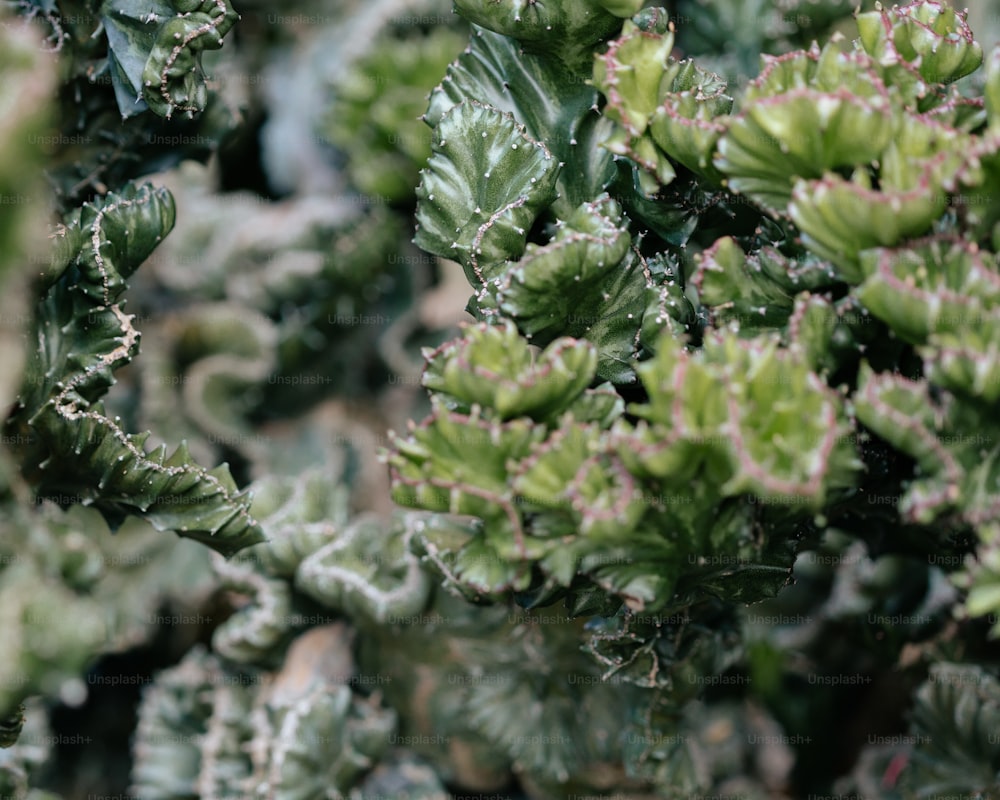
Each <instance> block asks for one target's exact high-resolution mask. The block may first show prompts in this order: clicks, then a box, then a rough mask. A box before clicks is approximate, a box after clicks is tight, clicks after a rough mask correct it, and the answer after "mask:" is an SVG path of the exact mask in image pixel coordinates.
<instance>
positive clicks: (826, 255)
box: [386, 2, 1000, 796]
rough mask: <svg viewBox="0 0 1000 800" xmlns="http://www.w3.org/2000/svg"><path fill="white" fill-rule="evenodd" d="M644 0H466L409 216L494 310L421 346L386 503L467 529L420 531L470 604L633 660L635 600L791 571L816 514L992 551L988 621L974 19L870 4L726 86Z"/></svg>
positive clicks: (899, 545)
mask: <svg viewBox="0 0 1000 800" xmlns="http://www.w3.org/2000/svg"><path fill="white" fill-rule="evenodd" d="M639 5H640V4H636V5H635V6H633V7H630V8H627V9H622V8H617V7H616V8H614V9H613V11H614V12H616V13H620V14H621V15H622V16H626V15H628V14H630V13H633V12H638V13H637V14H636V16H635V17H634V18H633V19H631V20H629V21H626V22H625V23H624V25H623V27H622V29H621V32H620V33H617V34H614V33H609V31H615V30H617V25H615V24H613V23H612V22H611V20H612V16H611V12H609V11H608V10H607V8H605V6H604V4H600V3H597V2H594V3H587V4H574V6H573V10H570V9H569V8H568V7H563V6H560V5H559V4H547V5H546V7H545V8H544V9H541V8H535V7H532V8H531V9H521V8H520V6H519V5H518V4H499V5H497V4H486V3H483V4H479V3H468V4H460V9H459V10H460V11H461V12H462V13H464V14H466V15H467V16H468V18H469V19H470V21H472V22H473V23H475V24H476V25H477V26H482V27H479V28H477V29H476V30H475V34H474V36H473V39H472V44H471V46H470V49H469V51H467V52H466V53H465V54H463V56H461V57H460V58H459V60H458V61H457V62H456V63H455V64H454V65H453V66H452V67H451V68H450V69H449V73H448V78H447V80H446V81H445V82H444V83H442V85H441V86H440V87H439V89H438V90H437V91H436V92H435V94H434V95H432V98H431V101H430V110H429V112H428V114H427V115H426V120H427V122H428V124H430V125H431V126H432V128H433V130H434V142H433V155H432V157H431V159H430V161H429V163H428V166H427V168H426V169H425V170H424V172H423V175H422V181H421V185H420V188H419V190H418V197H419V201H420V202H419V205H418V208H417V220H418V223H419V226H418V230H417V236H416V240H415V241H416V242H417V244H419V245H420V246H421V247H422V248H424V249H426V250H428V251H430V252H432V253H435V254H437V255H439V256H442V257H446V258H451V259H454V260H457V261H459V262H460V263H461V264H462V265H463V267H464V269H465V272H466V275H467V277H468V279H469V281H470V283H471V284H472V287H473V289H474V291H475V294H474V295H473V297H472V298H471V299H470V301H469V306H468V309H469V311H470V312H471V313H472V314H473V315H474V316H476V317H477V318H478V319H480V320H481V321H482V322H481V323H480V324H479V325H477V326H476V327H473V328H469V329H467V331H466V332H465V335H464V337H463V338H462V339H461V340H458V341H455V342H451V343H448V344H445V345H444V346H442V347H441V348H439V349H437V350H435V351H433V352H427V353H426V359H427V365H426V369H425V373H424V385H425V386H426V387H427V388H428V390H429V391H430V393H431V396H432V400H433V408H432V412H431V415H430V416H429V417H428V418H427V419H426V420H425V421H424V422H423V423H421V424H420V425H419V426H418V427H416V428H414V429H412V430H411V431H410V432H409V433H408V434H407V435H404V436H397V437H396V438H395V441H394V444H393V447H392V448H391V449H390V451H389V452H388V453H387V455H386V458H387V461H388V463H389V465H390V469H391V471H392V475H393V483H394V490H393V495H394V497H395V499H396V500H397V501H398V502H400V503H402V504H404V505H408V506H414V507H419V508H425V509H429V510H434V511H439V512H451V513H458V514H465V515H471V516H473V517H475V518H477V520H478V523H477V525H476V527H475V528H473V529H472V530H471V531H470V533H469V534H468V535H466V536H462V537H456V536H454V535H448V536H447V537H446V536H443V535H441V536H438V535H436V534H435V533H434V532H433V531H429V532H428V533H427V534H426V536H425V537H424V540H423V541H422V543H421V547H422V548H423V550H424V551H425V552H426V553H427V554H428V555H429V557H430V558H431V562H432V563H433V564H435V565H436V566H437V567H438V568H439V570H440V571H441V572H442V574H443V576H444V578H445V581H446V584H447V585H450V586H451V587H453V588H454V589H456V590H457V591H460V592H462V593H464V594H465V595H467V596H470V597H474V598H476V599H478V600H480V601H483V600H486V601H503V600H504V599H506V598H509V597H513V598H514V599H515V600H516V602H518V603H519V604H521V605H524V606H525V607H528V608H535V607H538V606H547V605H551V604H553V603H555V602H557V601H562V602H563V603H564V604H565V607H566V608H567V609H568V611H569V613H570V615H571V616H580V617H586V616H590V615H595V614H596V615H597V618H596V619H597V620H601V622H600V625H599V626H598V627H597V630H603V628H604V627H605V626H610V628H611V631H612V636H617V638H612V641H613V642H615V644H616V647H617V651H616V652H617V658H616V659H614V660H609V659H606V658H604V659H603V661H602V663H604V664H605V665H606V668H607V669H606V673H605V675H606V677H610V676H612V675H624V676H628V678H629V679H631V680H634V681H636V682H638V683H641V684H650V683H652V684H654V685H655V684H657V683H662V684H663V685H665V686H669V685H670V679H669V677H667V676H669V672H666V673H665V672H664V667H665V666H669V664H670V655H669V649H668V648H667V646H666V641H664V639H665V638H666V640H667V641H669V640H670V638H671V637H672V636H673V635H674V631H673V629H672V628H670V627H668V628H666V629H663V628H655V629H654V628H649V627H647V628H642V627H640V628H638V629H636V628H633V627H631V625H632V623H631V622H630V620H632V619H633V618H636V619H638V620H639V622H640V623H641V621H642V618H643V614H648V613H650V612H665V613H668V614H681V615H689V616H691V617H693V618H694V619H698V617H699V615H700V613H702V611H703V609H704V608H705V604H706V603H707V602H709V601H710V600H712V599H713V598H715V599H718V600H721V601H723V602H724V603H725V604H734V603H750V602H754V601H758V600H761V599H763V598H765V597H771V596H774V595H776V594H777V593H778V592H779V590H781V589H782V587H783V586H785V585H786V584H787V583H789V582H790V581H791V577H792V571H791V568H792V564H793V561H794V559H795V555H796V553H801V552H803V551H808V550H812V549H814V548H816V547H817V546H818V545H819V543H820V541H821V538H822V536H823V535H824V532H826V531H828V530H836V531H843V532H847V533H850V534H852V535H854V536H857V537H859V538H860V539H861V540H862V541H865V542H867V543H868V546H869V548H870V551H871V552H872V555H873V556H875V555H879V554H882V553H893V552H898V553H905V554H908V555H914V554H915V555H918V556H919V555H920V554H923V557H924V558H930V559H931V563H934V561H933V559H934V557H935V555H940V554H941V553H942V552H945V553H949V552H962V550H961V547H962V545H958V547H959V549H958V550H957V551H956V550H955V549H954V548H956V544H957V543H958V542H962V541H970V540H971V541H973V542H976V543H977V545H976V546H975V547H974V548H972V549H973V550H974V552H973V553H970V554H969V556H968V560H967V563H966V565H965V566H964V567H963V568H961V569H957V570H954V569H953V570H950V571H951V572H953V577H954V580H955V582H956V583H958V584H959V585H964V586H966V587H968V588H969V593H968V595H967V600H966V602H965V604H964V613H965V614H967V615H974V616H986V615H987V614H992V615H993V619H994V620H995V617H996V612H997V610H998V606H997V605H995V602H996V598H997V597H998V596H1000V595H997V594H996V592H997V587H996V584H995V583H994V582H992V581H993V578H992V577H991V576H993V575H995V569H994V567H993V566H991V565H992V562H993V560H994V558H993V550H994V548H995V538H996V537H995V535H994V531H993V529H994V527H995V525H996V498H997V497H1000V491H998V490H1000V482H998V481H1000V478H998V473H997V471H996V463H997V453H998V452H1000V450H998V441H1000V440H998V435H1000V430H998V429H997V427H996V425H995V421H994V417H995V413H994V412H995V403H996V400H997V399H998V397H1000V381H998V379H997V376H996V374H995V369H996V367H995V363H994V362H995V361H996V348H995V343H996V339H997V337H996V335H995V333H994V332H993V325H994V324H995V319H996V313H997V310H996V309H997V306H996V302H995V293H996V287H997V286H998V285H1000V284H998V280H1000V277H998V274H997V270H996V256H995V255H994V253H993V252H992V251H993V250H994V249H995V248H996V246H997V238H996V233H995V230H996V225H997V223H998V221H1000V218H998V216H997V213H996V208H997V206H996V205H995V201H994V199H993V194H992V192H993V189H994V187H995V186H996V172H995V166H994V164H995V162H996V159H997V147H998V141H997V139H996V130H995V124H996V122H995V119H994V117H995V113H996V112H995V109H996V105H995V104H996V100H995V99H994V97H993V92H994V89H993V86H994V83H995V82H996V81H997V80H998V76H1000V73H998V72H997V71H996V65H997V63H1000V62H997V60H996V58H997V57H996V56H991V58H990V60H989V61H988V62H987V64H986V77H985V85H984V89H983V93H982V94H981V95H979V96H977V95H975V94H971V93H970V94H963V93H962V91H961V89H960V87H961V86H962V85H963V84H958V83H956V82H957V81H959V79H961V78H963V77H964V76H966V75H968V74H970V73H972V72H974V71H975V70H976V69H977V68H978V67H979V66H980V65H981V63H982V60H983V57H982V50H981V48H980V46H979V44H978V43H977V42H976V41H975V40H974V39H973V36H972V33H971V31H970V30H969V29H968V27H967V26H966V24H965V21H964V18H963V17H962V16H961V15H960V14H958V13H956V12H954V11H953V10H952V9H950V8H949V7H947V6H944V5H942V4H941V3H937V2H915V3H911V4H909V5H907V6H904V7H902V8H894V9H892V10H889V9H885V8H882V7H877V8H876V9H875V10H874V11H870V12H865V13H859V14H858V15H857V26H858V35H859V38H857V39H856V40H854V41H853V42H852V41H850V40H849V39H846V38H844V37H835V38H833V39H831V41H830V42H829V43H827V44H826V45H825V46H823V47H822V48H820V47H819V46H817V45H813V46H812V47H811V48H810V49H807V50H801V51H796V52H791V53H787V54H785V55H782V56H780V57H769V56H765V57H764V59H763V64H762V67H763V68H762V72H761V74H760V76H759V77H758V78H756V79H754V80H752V81H750V82H749V84H748V85H747V86H746V87H745V88H744V89H743V90H742V92H740V93H738V94H737V96H736V99H735V100H734V99H733V98H732V97H730V96H729V95H728V94H727V86H726V82H725V80H723V79H722V78H720V77H719V76H718V75H715V74H712V73H710V72H707V71H705V70H703V69H701V68H700V67H699V66H698V65H697V64H696V63H695V62H693V61H679V60H676V59H675V58H673V57H672V55H671V53H672V51H673V48H674V26H673V23H672V21H671V20H670V17H669V15H668V14H667V12H666V11H665V10H664V9H644V10H642V11H640V10H639ZM584 8H586V11H584V10H583V9H584ZM522 13H523V14H524V15H525V16H524V18H522V17H521V16H520V15H521V14H522ZM575 15H580V16H583V17H585V18H586V19H587V20H588V21H589V22H592V23H593V26H594V27H590V26H589V24H588V25H580V20H579V18H578V17H577V16H575ZM599 19H600V20H604V21H606V24H607V30H605V29H599V28H598V27H597V20H599ZM577 25H579V27H576V26H577ZM563 27H565V29H566V38H565V39H563V40H561V41H562V42H563V44H561V45H560V46H559V47H558V48H556V49H552V48H551V47H549V48H542V47H539V46H536V38H535V37H536V36H540V34H538V31H548V30H550V29H551V30H556V29H562V28H563ZM598 31H600V32H598ZM588 53H589V54H591V55H587V56H586V57H585V55H584V54H588ZM536 348H542V349H541V350H540V351H539V350H537V349H536ZM601 381H603V382H604V383H602V384H600V385H598V384H599V382H601ZM872 497H875V498H877V501H876V502H875V503H873V501H872V500H871V498H872ZM880 506H882V507H880ZM957 560H959V561H960V560H961V559H960V557H959V558H958V559H957ZM959 610H960V609H956V611H959ZM619 629H622V630H628V637H627V638H626V637H624V636H622V635H621V634H620V633H616V632H617V631H618V630H619ZM975 630H978V629H975ZM998 631H1000V628H996V626H994V633H996V632H998ZM606 636H607V634H603V633H602V634H600V635H598V636H593V637H591V644H590V645H589V646H588V647H589V649H591V650H592V651H593V652H594V653H595V655H597V656H598V657H599V658H601V657H602V650H604V649H606V648H607V644H606V641H604V640H603V639H602V637H606ZM919 638H922V637H919V636H918V639H919ZM584 641H586V637H584ZM637 663H639V664H643V665H649V664H652V665H653V666H652V667H651V668H649V672H648V673H647V671H646V669H642V670H638V669H633V667H634V665H635V664H637ZM727 666H728V664H727V663H726V662H720V663H717V664H716V665H715V668H716V669H725V668H727ZM650 675H652V676H663V677H662V678H659V679H654V680H652V681H650V680H649V677H648V676H650ZM647 702H652V701H647ZM949 708H951V707H950V706H949ZM956 713H957V712H956ZM915 719H920V718H919V717H916V718H915ZM926 719H929V718H925V721H924V722H921V723H919V724H931V723H927V722H926ZM936 719H938V720H940V719H941V718H940V717H937V718H936ZM915 724H916V723H915ZM935 724H944V723H943V722H940V723H935ZM948 724H952V723H948ZM955 724H958V723H957V722H956V723H955ZM665 730H667V731H669V730H670V728H669V726H668V727H667V728H666V729H665ZM963 730H965V729H963ZM981 734H982V732H981V731H980V734H979V738H980V739H981V738H982V736H981ZM945 735H947V734H944V733H943V732H942V731H940V730H939V731H937V732H936V733H935V735H934V737H932V738H937V737H938V736H941V737H944V736H945ZM971 738H975V737H971ZM681 749H683V748H681ZM965 752H968V753H970V754H969V756H968V757H969V758H970V759H973V760H976V763H979V764H982V767H983V772H982V773H980V775H979V777H976V778H973V777H971V776H968V777H967V778H966V780H965V782H964V783H962V782H961V781H959V782H957V783H953V784H949V788H950V789H952V790H956V791H957V790H958V789H959V788H961V790H962V791H967V792H973V793H975V792H979V793H980V795H979V796H985V795H983V794H982V793H987V794H988V793H989V792H990V791H992V789H991V787H990V786H988V785H985V784H983V780H984V778H983V777H982V776H983V775H993V776H994V778H995V777H996V776H997V775H1000V773H997V772H996V770H997V768H998V766H1000V765H998V764H997V762H996V760H995V757H994V756H992V755H990V756H987V755H985V754H981V755H979V756H978V757H973V756H972V755H971V752H974V750H973V751H965ZM916 753H917V757H919V758H923V757H925V756H926V757H927V758H931V759H933V756H932V755H931V754H930V753H929V751H926V750H924V749H922V748H920V747H918V748H916ZM660 757H663V756H662V754H661V756H660ZM641 761H642V757H640V760H639V761H638V762H633V763H634V766H633V767H632V768H633V769H635V768H637V765H638V764H639V763H641ZM904 783H906V782H905V781H904ZM987 783H989V781H987ZM960 784H961V785H960ZM685 785H686V786H687V789H686V790H687V791H698V790H701V791H707V790H708V789H709V788H710V785H709V784H706V783H699V782H698V781H697V780H692V782H691V783H689V784H685ZM906 785H907V786H909V787H910V788H909V789H908V790H907V791H908V792H916V793H917V794H916V795H915V796H933V795H931V794H927V795H925V794H921V793H920V792H922V791H924V790H921V789H917V788H914V787H916V786H918V785H919V782H914V783H909V784H906ZM993 789H995V787H993ZM907 796H909V794H907Z"/></svg>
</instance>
